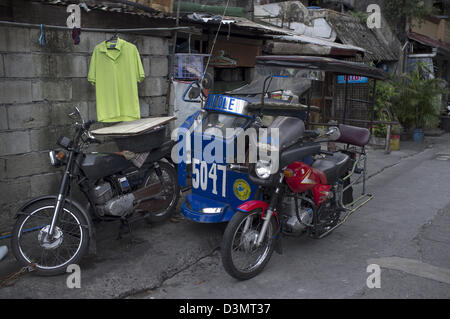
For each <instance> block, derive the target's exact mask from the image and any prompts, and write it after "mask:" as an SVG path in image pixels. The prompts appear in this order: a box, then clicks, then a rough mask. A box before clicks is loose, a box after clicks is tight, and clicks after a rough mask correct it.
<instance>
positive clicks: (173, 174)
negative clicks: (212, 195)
mask: <svg viewBox="0 0 450 319" xmlns="http://www.w3.org/2000/svg"><path fill="white" fill-rule="evenodd" d="M158 164H159V166H160V167H161V170H162V171H166V172H167V174H168V175H169V178H170V179H171V180H172V181H173V185H174V195H175V200H174V201H173V203H172V204H171V205H170V206H169V207H168V208H167V209H166V213H164V214H162V215H160V216H155V215H152V214H151V213H150V214H149V215H148V216H147V217H146V218H145V220H146V221H147V223H150V224H152V223H162V222H164V221H166V220H168V219H169V218H170V217H172V215H173V213H174V211H175V208H176V207H177V205H178V201H179V200H180V196H181V192H180V186H179V185H178V176H177V171H176V169H175V168H174V167H173V166H172V165H171V164H169V163H167V162H163V161H160V162H158ZM152 170H153V169H152ZM147 178H148V177H147ZM147 178H146V180H147Z"/></svg>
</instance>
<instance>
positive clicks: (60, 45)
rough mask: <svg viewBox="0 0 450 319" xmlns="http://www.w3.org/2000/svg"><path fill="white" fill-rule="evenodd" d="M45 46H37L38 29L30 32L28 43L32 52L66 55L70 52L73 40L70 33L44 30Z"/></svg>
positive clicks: (39, 31) (39, 32)
mask: <svg viewBox="0 0 450 319" xmlns="http://www.w3.org/2000/svg"><path fill="white" fill-rule="evenodd" d="M44 35H45V39H46V44H45V45H44V46H41V45H40V44H39V37H40V36H41V30H40V29H32V30H30V41H29V42H28V44H29V45H30V46H31V51H33V52H36V51H37V52H48V53H68V52H72V47H73V39H72V33H71V32H67V31H58V30H44Z"/></svg>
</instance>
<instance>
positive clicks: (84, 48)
mask: <svg viewBox="0 0 450 319" xmlns="http://www.w3.org/2000/svg"><path fill="white" fill-rule="evenodd" d="M105 40H106V35H105V33H100V32H83V31H82V32H81V35H80V43H79V44H78V45H75V44H73V41H72V45H73V46H72V51H73V52H82V53H92V52H94V49H95V47H96V46H97V45H98V44H100V43H101V42H103V41H105Z"/></svg>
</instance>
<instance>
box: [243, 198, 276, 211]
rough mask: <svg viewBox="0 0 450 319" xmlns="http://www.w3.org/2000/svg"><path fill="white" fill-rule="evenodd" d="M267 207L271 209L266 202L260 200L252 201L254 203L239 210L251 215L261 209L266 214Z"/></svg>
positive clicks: (248, 203) (245, 204) (250, 202)
mask: <svg viewBox="0 0 450 319" xmlns="http://www.w3.org/2000/svg"><path fill="white" fill-rule="evenodd" d="M267 207H269V204H267V203H266V202H263V201H260V200H252V201H249V202H246V203H244V204H242V205H241V206H239V207H238V208H237V209H238V210H239V211H241V212H244V213H249V212H251V211H253V210H255V209H258V208H261V209H262V212H263V213H265V212H266V209H267Z"/></svg>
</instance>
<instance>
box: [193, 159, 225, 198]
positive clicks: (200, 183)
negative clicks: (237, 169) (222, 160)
mask: <svg viewBox="0 0 450 319" xmlns="http://www.w3.org/2000/svg"><path fill="white" fill-rule="evenodd" d="M217 171H222V197H224V198H225V197H226V190H227V187H226V186H227V167H226V166H224V165H218V164H216V163H212V164H211V168H210V169H209V171H208V165H207V164H206V162H205V161H200V160H198V159H196V158H193V159H192V187H193V188H195V189H198V188H199V187H200V188H201V190H202V191H206V190H207V189H208V181H209V180H211V182H212V193H213V194H214V195H217V194H218V193H217V180H218V176H217Z"/></svg>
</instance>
